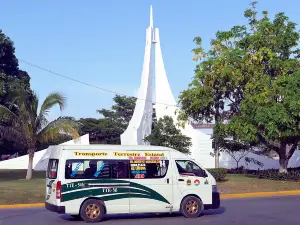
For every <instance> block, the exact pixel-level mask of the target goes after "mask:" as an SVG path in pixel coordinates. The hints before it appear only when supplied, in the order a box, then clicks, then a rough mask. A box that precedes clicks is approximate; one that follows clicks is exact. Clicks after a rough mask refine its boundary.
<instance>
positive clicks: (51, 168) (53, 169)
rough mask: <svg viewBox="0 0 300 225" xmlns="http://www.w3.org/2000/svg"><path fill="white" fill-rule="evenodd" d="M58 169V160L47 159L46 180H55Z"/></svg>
mask: <svg viewBox="0 0 300 225" xmlns="http://www.w3.org/2000/svg"><path fill="white" fill-rule="evenodd" d="M57 169H58V159H49V162H48V168H47V178H49V179H56V178H57Z"/></svg>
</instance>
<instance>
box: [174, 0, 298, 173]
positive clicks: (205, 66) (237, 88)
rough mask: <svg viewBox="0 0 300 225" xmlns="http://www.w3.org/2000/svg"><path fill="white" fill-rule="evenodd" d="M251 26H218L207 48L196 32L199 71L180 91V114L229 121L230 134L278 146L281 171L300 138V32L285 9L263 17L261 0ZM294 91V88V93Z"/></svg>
mask: <svg viewBox="0 0 300 225" xmlns="http://www.w3.org/2000/svg"><path fill="white" fill-rule="evenodd" d="M244 15H245V17H246V18H247V19H248V25H243V26H234V27H233V28H231V29H230V30H228V31H222V32H221V31H218V32H217V33H216V37H215V39H214V40H212V41H211V49H210V50H209V51H208V52H205V51H204V50H203V48H202V47H201V45H202V44H201V38H200V37H196V38H195V39H194V40H195V42H196V45H197V46H196V48H195V49H193V52H194V53H195V58H194V59H195V60H197V61H199V63H198V64H197V66H196V69H195V76H194V79H193V81H192V83H191V84H190V86H189V88H188V89H187V90H184V91H183V92H182V93H181V94H180V96H179V99H180V104H181V105H182V112H183V114H181V115H180V116H179V117H180V119H183V120H184V119H186V118H187V117H191V118H193V119H194V120H196V121H203V120H207V121H211V120H213V119H214V120H215V121H216V122H217V124H219V125H220V124H221V123H223V122H224V121H229V124H228V126H217V128H218V129H219V131H218V133H222V130H223V131H224V132H226V133H227V135H228V136H236V137H237V138H238V139H239V140H242V141H249V142H253V143H256V144H261V143H262V144H264V146H265V147H266V148H269V149H272V150H274V151H276V152H277V153H278V155H279V157H280V167H281V168H280V171H281V172H285V171H286V169H287V163H288V160H289V158H290V157H291V156H292V154H293V153H294V151H295V149H296V146H297V143H298V142H299V134H300V133H299V102H298V100H297V98H299V96H300V95H299V90H298V89H299V86H297V85H298V84H297V80H298V73H297V70H298V69H299V57H300V55H299V53H300V50H299V49H298V48H297V46H298V44H299V33H298V31H297V30H296V24H295V23H293V22H291V21H290V20H289V18H288V17H287V16H285V14H284V13H278V14H276V15H275V18H274V19H273V20H271V19H270V18H269V16H268V12H267V11H263V12H262V17H261V18H257V11H256V2H253V3H252V8H251V9H247V10H246V11H245V13H244ZM288 89H290V90H293V91H294V92H293V93H292V92H291V91H289V90H288Z"/></svg>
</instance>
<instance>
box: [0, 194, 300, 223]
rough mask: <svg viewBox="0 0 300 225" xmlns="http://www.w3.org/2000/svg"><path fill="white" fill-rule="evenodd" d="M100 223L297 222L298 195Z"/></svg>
mask: <svg viewBox="0 0 300 225" xmlns="http://www.w3.org/2000/svg"><path fill="white" fill-rule="evenodd" d="M65 224H69V225H71V224H72V225H73V224H74V225H82V224H86V223H85V222H84V221H81V220H75V219H73V218H71V217H69V216H67V215H58V214H56V213H52V212H49V211H46V210H45V209H43V208H36V209H5V210H0V225H65ZM100 224H104V225H119V224H120V225H121V224H122V225H137V224H139V225H140V224H142V225H153V224H155V225H166V224H172V225H190V224H192V225H196V224H201V225H229V224H231V225H233V224H234V225H284V224H287V225H300V196H297V197H272V198H257V199H235V200H233V199H231V200H223V201H222V202H221V208H220V209H218V210H214V211H205V212H204V213H203V215H202V216H200V217H199V218H197V219H186V218H184V217H182V216H181V215H164V216H163V215H159V216H158V215H138V216H136V215H135V216H112V217H107V218H105V220H104V221H103V222H102V223H100Z"/></svg>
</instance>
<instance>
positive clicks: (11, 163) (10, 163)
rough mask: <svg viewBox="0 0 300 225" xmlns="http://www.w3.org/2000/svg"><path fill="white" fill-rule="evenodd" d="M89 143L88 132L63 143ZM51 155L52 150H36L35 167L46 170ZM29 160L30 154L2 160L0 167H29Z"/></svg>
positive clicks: (35, 168)
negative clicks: (76, 138)
mask: <svg viewBox="0 0 300 225" xmlns="http://www.w3.org/2000/svg"><path fill="white" fill-rule="evenodd" d="M89 143H90V141H89V134H86V135H83V136H81V137H79V138H78V140H70V141H67V142H65V143H62V144H61V145H89ZM49 155H50V152H49V151H47V149H44V150H41V151H38V152H36V153H35V154H34V158H33V169H34V170H45V169H46V167H47V164H48V158H49ZM28 161H29V157H28V155H24V156H20V157H17V158H13V159H8V160H5V161H1V162H0V169H27V168H28Z"/></svg>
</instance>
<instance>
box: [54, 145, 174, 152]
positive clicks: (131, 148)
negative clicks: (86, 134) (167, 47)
mask: <svg viewBox="0 0 300 225" xmlns="http://www.w3.org/2000/svg"><path fill="white" fill-rule="evenodd" d="M49 147H51V148H53V147H60V148H62V149H63V150H106V151H116V150H124V151H175V152H177V150H175V149H172V148H168V147H163V146H154V145H108V144H90V145H55V146H53V145H52V146H49Z"/></svg>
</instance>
